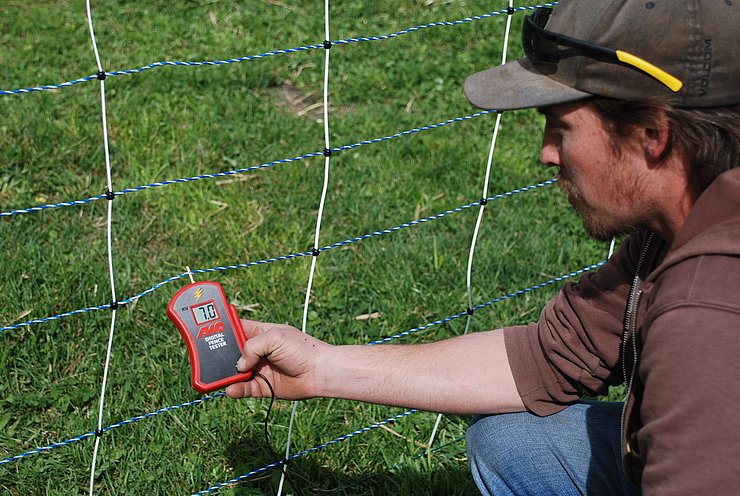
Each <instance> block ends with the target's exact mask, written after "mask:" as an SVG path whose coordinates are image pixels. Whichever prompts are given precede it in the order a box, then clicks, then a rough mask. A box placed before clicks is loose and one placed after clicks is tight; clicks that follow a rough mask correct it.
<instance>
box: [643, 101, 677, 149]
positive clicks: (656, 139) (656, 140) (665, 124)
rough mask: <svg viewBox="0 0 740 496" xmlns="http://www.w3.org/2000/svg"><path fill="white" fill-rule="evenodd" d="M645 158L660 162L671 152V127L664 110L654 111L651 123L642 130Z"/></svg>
mask: <svg viewBox="0 0 740 496" xmlns="http://www.w3.org/2000/svg"><path fill="white" fill-rule="evenodd" d="M642 146H643V150H644V151H645V158H647V159H648V160H650V161H651V162H661V161H663V160H664V159H665V158H666V157H667V156H668V154H669V153H670V152H671V125H670V122H669V120H668V115H667V114H666V112H665V110H657V109H656V111H655V118H654V119H653V122H652V123H650V124H649V125H647V126H645V127H644V128H643V129H642Z"/></svg>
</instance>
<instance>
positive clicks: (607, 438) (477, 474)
mask: <svg viewBox="0 0 740 496" xmlns="http://www.w3.org/2000/svg"><path fill="white" fill-rule="evenodd" d="M621 408H622V403H606V402H579V403H576V404H574V405H572V406H569V407H568V408H566V409H565V410H563V411H561V412H559V413H556V414H554V415H550V416H548V417H538V416H536V415H534V414H532V413H506V414H501V415H490V416H486V417H475V418H474V419H473V422H472V423H471V425H470V427H469V428H468V435H467V444H468V458H469V459H470V468H471V470H472V472H473V478H474V479H475V483H476V484H477V485H478V489H480V491H481V493H482V494H483V495H495V496H503V495H571V494H573V495H575V494H594V495H599V496H609V495H630V496H635V495H639V494H640V489H639V488H637V487H635V486H634V485H633V484H632V483H630V482H629V481H628V480H627V478H626V476H625V474H624V471H623V470H622V459H621V449H622V438H621V433H620V417H621Z"/></svg>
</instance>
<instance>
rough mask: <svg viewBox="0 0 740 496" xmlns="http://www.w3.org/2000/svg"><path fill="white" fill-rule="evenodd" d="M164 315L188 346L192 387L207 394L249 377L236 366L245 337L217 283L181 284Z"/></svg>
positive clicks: (234, 309) (232, 307) (237, 318)
mask: <svg viewBox="0 0 740 496" xmlns="http://www.w3.org/2000/svg"><path fill="white" fill-rule="evenodd" d="M167 316H168V317H169V318H170V320H172V322H174V324H175V326H177V330H178V331H180V335H181V336H182V337H183V339H184V340H185V344H186V345H187V347H188V358H189V359H190V368H191V371H192V384H193V388H195V390H197V391H199V392H201V393H207V392H209V391H213V390H215V389H219V388H223V387H226V386H228V385H229V384H233V383H235V382H240V381H246V380H248V379H249V378H250V377H251V376H252V372H251V371H250V372H247V373H240V372H239V371H237V369H236V362H237V361H238V360H239V357H240V356H241V349H242V347H243V346H244V343H245V342H246V340H247V339H246V336H245V335H244V329H242V325H241V321H240V320H239V316H238V315H237V312H236V308H235V307H234V305H231V304H229V303H228V301H227V300H226V295H225V294H224V290H223V288H222V287H221V285H220V284H219V283H217V282H212V281H202V282H195V283H193V284H189V285H187V286H185V287H184V288H182V289H181V290H180V291H178V292H177V293H176V294H175V296H173V297H172V300H170V303H169V305H167Z"/></svg>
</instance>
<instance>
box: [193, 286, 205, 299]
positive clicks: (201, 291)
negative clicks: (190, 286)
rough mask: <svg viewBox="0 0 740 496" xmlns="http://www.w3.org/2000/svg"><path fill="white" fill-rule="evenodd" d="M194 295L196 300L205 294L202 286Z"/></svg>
mask: <svg viewBox="0 0 740 496" xmlns="http://www.w3.org/2000/svg"><path fill="white" fill-rule="evenodd" d="M194 296H195V301H198V300H200V297H201V296H203V290H202V289H200V288H198V289H196V290H195V293H194Z"/></svg>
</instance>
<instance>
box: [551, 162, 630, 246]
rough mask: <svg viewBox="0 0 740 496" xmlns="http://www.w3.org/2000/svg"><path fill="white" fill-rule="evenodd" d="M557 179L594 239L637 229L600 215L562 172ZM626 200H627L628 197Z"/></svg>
mask: <svg viewBox="0 0 740 496" xmlns="http://www.w3.org/2000/svg"><path fill="white" fill-rule="evenodd" d="M557 179H558V183H557V184H558V187H560V188H561V189H562V190H563V191H565V192H566V193H568V200H569V201H570V203H571V205H572V206H573V209H574V210H575V211H576V213H577V214H578V216H579V217H580V218H581V221H582V222H583V227H584V229H585V230H586V232H587V233H588V235H589V236H591V237H592V238H593V239H595V240H597V241H609V240H611V239H612V238H613V237H615V236H621V235H623V234H629V233H631V232H633V231H635V230H636V229H637V227H636V226H635V225H633V224H631V223H627V222H619V221H618V220H617V219H606V218H603V216H601V217H599V216H598V215H597V214H596V213H595V212H594V211H593V209H591V208H589V206H588V205H587V204H586V202H585V201H584V199H583V196H582V195H581V192H580V191H579V190H578V188H576V187H575V186H574V185H573V183H571V182H570V181H568V180H567V179H564V178H563V176H562V175H561V174H560V173H558V175H557ZM625 201H627V198H626V197H625Z"/></svg>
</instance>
